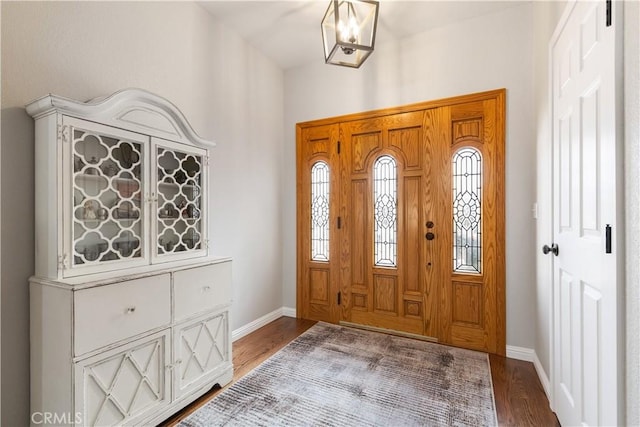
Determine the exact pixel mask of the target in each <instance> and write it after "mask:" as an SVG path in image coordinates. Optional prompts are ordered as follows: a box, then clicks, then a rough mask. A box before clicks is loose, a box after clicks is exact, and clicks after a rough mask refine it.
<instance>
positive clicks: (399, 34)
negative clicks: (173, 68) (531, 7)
mask: <svg viewBox="0 0 640 427" xmlns="http://www.w3.org/2000/svg"><path fill="white" fill-rule="evenodd" d="M518 3H519V1H514V0H509V1H507V0H503V1H479V0H476V1H468V0H466V1H462V0H460V1H457V0H448V1H430V0H429V1H427V0H423V1H404V0H382V1H381V2H380V10H379V20H378V33H377V37H376V44H377V45H378V44H382V43H386V42H390V41H394V40H398V39H402V38H404V37H407V36H411V35H413V34H418V33H421V32H424V31H427V30H430V29H432V28H435V27H441V26H445V25H448V24H451V23H453V22H456V21H462V20H464V19H469V18H472V17H475V16H480V15H484V14H487V13H491V12H495V11H497V10H500V9H505V8H508V7H511V6H514V5H516V4H518ZM200 4H201V5H202V6H203V7H204V8H205V9H206V10H207V11H209V13H211V14H212V15H214V16H216V17H217V18H218V19H220V20H221V21H222V22H223V23H224V24H225V25H226V26H227V27H229V28H231V29H233V30H234V31H235V32H237V33H238V34H239V35H240V36H242V37H243V38H244V39H245V40H246V41H247V42H249V44H251V45H252V46H254V47H255V48H257V49H258V50H260V51H261V52H262V53H264V54H265V55H266V56H267V57H269V58H271V59H272V60H273V61H275V63H276V64H278V65H279V66H280V67H281V68H282V69H285V70H286V69H288V68H293V67H297V66H300V65H304V64H307V63H310V62H312V61H316V62H318V61H319V62H323V61H324V57H323V53H322V36H321V33H320V21H321V20H322V17H323V16H324V13H325V12H326V10H327V7H328V5H329V1H328V0H307V1H299V0H297V1H268V0H262V1H243V0H235V1H202V2H200Z"/></svg>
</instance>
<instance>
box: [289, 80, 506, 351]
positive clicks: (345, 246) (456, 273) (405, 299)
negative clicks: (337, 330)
mask: <svg viewBox="0 0 640 427" xmlns="http://www.w3.org/2000/svg"><path fill="white" fill-rule="evenodd" d="M402 110H403V108H398V109H394V110H393V111H389V112H386V111H382V112H373V113H368V114H361V115H354V116H348V117H342V118H337V119H327V120H324V121H318V122H311V123H306V124H303V125H298V307H299V311H298V315H299V316H300V317H303V318H310V319H315V320H325V321H330V322H340V321H342V322H347V323H353V324H361V325H366V326H369V327H373V328H382V329H387V330H394V331H398V332H402V333H409V334H417V335H422V336H426V337H429V338H431V339H434V340H437V341H439V342H443V343H448V344H453V345H457V346H461V347H466V348H473V349H478V350H484V351H488V352H492V353H498V354H504V353H505V337H504V335H505V328H504V322H505V319H504V312H505V310H504V294H505V289H504V280H505V277H504V273H505V266H504V128H503V126H504V91H494V92H489V93H485V94H478V95H470V96H468V97H460V98H455V99H452V100H448V101H447V100H445V101H438V102H435V103H425V104H421V105H417V106H416V105H414V106H409V107H407V108H406V111H402ZM319 162H320V163H319ZM325 164H326V168H327V170H330V171H331V172H330V173H329V175H328V176H327V177H326V178H323V177H322V176H320V175H317V174H315V172H314V171H316V169H317V168H318V167H319V166H318V165H320V166H321V167H325ZM323 180H324V181H326V182H328V183H329V184H330V185H329V187H326V186H325V187H322V182H323ZM321 188H323V189H324V190H321ZM327 188H329V189H327ZM322 191H326V192H327V193H326V195H325V196H322V194H324V193H322ZM324 200H327V201H329V202H330V207H329V208H328V211H327V212H326V213H324V214H323V215H324V216H322V218H326V219H328V223H326V224H327V225H326V226H324V227H325V228H322V227H320V225H319V224H325V222H324V221H323V220H322V221H317V218H319V215H320V214H319V213H318V212H324V211H323V210H322V209H321V208H322V207H324V206H325V204H324V203H325V202H324ZM314 212H315V213H314ZM314 236H316V237H314ZM317 236H325V237H326V236H329V237H327V239H328V242H325V243H321V244H320V245H319V246H318V247H319V248H325V252H326V254H327V255H326V256H325V257H324V258H322V257H321V259H318V257H317V256H316V255H315V254H316V253H317V252H318V250H316V249H314V248H315V247H316V246H317V245H318V237H317ZM314 245H316V246H314Z"/></svg>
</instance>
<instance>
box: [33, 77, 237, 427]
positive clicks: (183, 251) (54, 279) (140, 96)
mask: <svg viewBox="0 0 640 427" xmlns="http://www.w3.org/2000/svg"><path fill="white" fill-rule="evenodd" d="M26 108H27V112H28V113H29V114H30V115H31V116H33V118H34V119H35V136H36V138H35V139H36V149H35V153H36V154H35V166H36V167H35V169H36V189H35V190H36V204H35V209H36V212H35V218H36V224H35V227H36V229H35V232H36V233H35V234H36V271H35V275H34V276H33V277H32V278H31V279H30V298H31V412H32V419H31V423H32V424H39V423H41V422H42V419H44V417H45V416H48V417H49V420H50V421H53V422H54V423H55V424H63V425H89V426H93V425H101V426H102V425H141V424H144V425H148V424H154V423H157V422H160V421H162V420H163V419H165V418H167V417H169V416H170V415H171V414H172V413H174V412H176V411H177V410H179V409H180V408H182V407H184V406H185V405H187V404H188V403H190V402H191V401H193V400H194V399H196V398H197V397H199V396H200V395H201V394H203V393H204V392H205V391H207V390H208V389H210V388H211V387H212V386H213V385H215V384H220V385H221V386H224V385H225V384H227V383H228V382H230V381H231V378H232V375H233V366H232V359H231V340H230V338H231V336H230V324H229V309H230V305H231V260H230V259H229V258H219V257H214V256H212V254H211V253H210V251H211V250H210V243H209V238H208V235H209V233H208V230H209V228H208V225H209V223H210V222H211V221H210V217H211V209H210V204H209V200H208V189H209V184H210V174H209V155H210V154H209V152H210V150H211V148H213V147H214V144H213V143H212V142H209V141H205V140H203V139H202V138H200V137H199V136H198V135H196V133H195V132H194V131H193V129H192V128H191V126H190V125H189V123H188V122H187V120H186V119H185V117H184V115H183V114H182V113H181V112H180V111H179V110H178V109H177V108H176V107H175V106H174V105H173V104H172V103H170V102H168V101H167V100H165V99H163V98H161V97H159V96H156V95H153V94H151V93H149V92H146V91H143V90H140V89H127V90H123V91H120V92H117V93H115V94H113V95H111V96H109V97H106V98H102V99H97V100H92V101H89V102H86V103H83V102H77V101H73V100H70V99H66V98H62V97H59V96H54V95H48V96H45V97H43V98H40V99H38V100H36V101H34V102H32V103H30V104H29V105H28V106H27V107H26Z"/></svg>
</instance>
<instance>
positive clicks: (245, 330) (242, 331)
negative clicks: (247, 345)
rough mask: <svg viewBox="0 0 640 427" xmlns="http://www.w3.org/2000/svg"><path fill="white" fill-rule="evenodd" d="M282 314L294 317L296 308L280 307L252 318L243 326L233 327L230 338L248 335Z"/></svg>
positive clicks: (236, 338)
mask: <svg viewBox="0 0 640 427" xmlns="http://www.w3.org/2000/svg"><path fill="white" fill-rule="evenodd" d="M282 316H287V317H296V309H295V308H291V307H280V308H277V309H275V310H273V311H272V312H271V313H267V314H265V315H264V316H262V317H260V318H258V319H256V320H254V321H253V322H249V323H247V324H246V325H244V326H240V327H239V328H238V329H235V330H234V331H232V332H231V340H232V341H236V340H238V339H240V338H242V337H244V336H245V335H249V334H250V333H251V332H253V331H256V330H258V329H260V328H262V327H263V326H265V325H267V324H269V323H271V322H273V321H274V320H276V319H279V318H281V317H282Z"/></svg>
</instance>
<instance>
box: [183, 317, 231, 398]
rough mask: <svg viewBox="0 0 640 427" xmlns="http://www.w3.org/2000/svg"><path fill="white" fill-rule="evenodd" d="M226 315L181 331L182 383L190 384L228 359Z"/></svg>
mask: <svg viewBox="0 0 640 427" xmlns="http://www.w3.org/2000/svg"><path fill="white" fill-rule="evenodd" d="M226 322H227V319H226V316H225V315H224V314H221V315H219V316H216V317H213V318H211V319H207V320H203V321H201V322H198V323H195V324H194V325H192V326H189V327H187V328H185V329H184V330H182V331H181V333H180V346H181V355H182V356H181V357H182V361H181V363H180V366H181V367H180V384H181V385H182V386H184V385H186V384H189V383H190V382H191V381H194V380H196V379H198V378H200V377H201V376H202V375H203V374H204V373H206V372H208V371H210V370H212V369H213V368H215V367H216V366H217V365H219V364H220V363H222V362H224V361H226V360H227V340H226V335H225V328H226Z"/></svg>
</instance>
